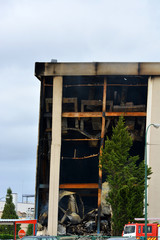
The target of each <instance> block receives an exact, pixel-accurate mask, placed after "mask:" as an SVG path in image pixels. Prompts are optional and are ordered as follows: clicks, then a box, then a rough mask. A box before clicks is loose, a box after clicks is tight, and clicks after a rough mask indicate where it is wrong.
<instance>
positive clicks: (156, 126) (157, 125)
mask: <svg viewBox="0 0 160 240" xmlns="http://www.w3.org/2000/svg"><path fill="white" fill-rule="evenodd" d="M151 126H153V127H155V128H159V127H160V124H153V123H151V124H149V125H148V127H147V129H146V133H145V240H147V133H148V129H149V127H151Z"/></svg>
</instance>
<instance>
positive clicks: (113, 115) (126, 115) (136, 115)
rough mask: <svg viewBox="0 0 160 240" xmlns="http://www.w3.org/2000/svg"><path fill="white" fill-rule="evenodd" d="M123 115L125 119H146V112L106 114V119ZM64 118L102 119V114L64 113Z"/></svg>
mask: <svg viewBox="0 0 160 240" xmlns="http://www.w3.org/2000/svg"><path fill="white" fill-rule="evenodd" d="M121 115H123V116H125V117H145V116H146V112H105V116H106V117H118V116H121ZM62 117H67V118H75V117H78V118H81V117H83V118H84V117H102V112H63V113H62Z"/></svg>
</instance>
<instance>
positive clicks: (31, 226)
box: [26, 224, 33, 236]
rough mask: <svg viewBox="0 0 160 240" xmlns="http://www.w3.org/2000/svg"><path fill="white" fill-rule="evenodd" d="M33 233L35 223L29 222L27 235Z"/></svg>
mask: <svg viewBox="0 0 160 240" xmlns="http://www.w3.org/2000/svg"><path fill="white" fill-rule="evenodd" d="M31 235H33V224H28V227H27V232H26V236H31Z"/></svg>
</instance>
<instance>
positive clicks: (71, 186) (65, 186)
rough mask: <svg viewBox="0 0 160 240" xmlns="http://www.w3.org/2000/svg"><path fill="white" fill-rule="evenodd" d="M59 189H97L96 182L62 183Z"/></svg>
mask: <svg viewBox="0 0 160 240" xmlns="http://www.w3.org/2000/svg"><path fill="white" fill-rule="evenodd" d="M59 188H60V189H98V183H64V184H60V185H59Z"/></svg>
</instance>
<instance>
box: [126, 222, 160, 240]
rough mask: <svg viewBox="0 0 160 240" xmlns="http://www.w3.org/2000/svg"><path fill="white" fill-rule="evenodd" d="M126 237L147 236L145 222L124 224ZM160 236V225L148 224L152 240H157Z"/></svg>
mask: <svg viewBox="0 0 160 240" xmlns="http://www.w3.org/2000/svg"><path fill="white" fill-rule="evenodd" d="M122 236H124V237H136V238H137V239H140V237H145V224H144V223H128V224H126V225H125V226H124V231H123V233H122ZM158 236H159V237H160V225H159V224H157V223H148V224H147V237H148V239H150V240H155V239H157V237H158Z"/></svg>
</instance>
